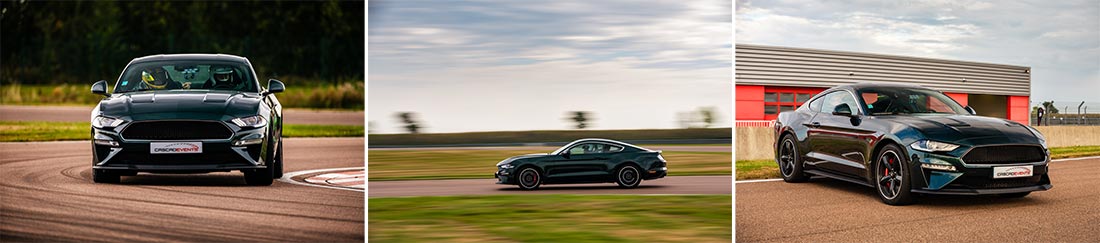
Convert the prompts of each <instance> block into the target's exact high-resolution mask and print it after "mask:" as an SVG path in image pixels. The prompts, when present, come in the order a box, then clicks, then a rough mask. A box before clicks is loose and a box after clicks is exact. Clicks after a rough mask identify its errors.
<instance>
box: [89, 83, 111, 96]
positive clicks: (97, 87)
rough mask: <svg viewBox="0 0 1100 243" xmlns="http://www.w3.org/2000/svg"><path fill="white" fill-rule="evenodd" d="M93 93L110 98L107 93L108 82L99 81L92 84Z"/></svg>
mask: <svg viewBox="0 0 1100 243" xmlns="http://www.w3.org/2000/svg"><path fill="white" fill-rule="evenodd" d="M92 93H93V94H97V95H102V96H110V95H111V94H108V93H107V80H99V81H96V82H95V83H94V84H92Z"/></svg>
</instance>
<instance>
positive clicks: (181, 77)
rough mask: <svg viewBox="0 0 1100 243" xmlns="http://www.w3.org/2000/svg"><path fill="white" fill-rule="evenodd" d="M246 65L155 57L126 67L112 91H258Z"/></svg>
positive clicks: (250, 71)
mask: <svg viewBox="0 0 1100 243" xmlns="http://www.w3.org/2000/svg"><path fill="white" fill-rule="evenodd" d="M257 85H258V84H257V83H256V80H255V79H253V77H252V70H251V69H250V68H249V67H248V65H246V64H244V63H239V62H226V61H201V60H200V61H158V62H143V63H135V64H132V65H130V66H127V67H126V70H125V71H123V72H122V77H121V78H120V79H119V80H118V83H117V84H116V85H115V92H118V93H124V92H131V91H142V90H186V89H206V90H233V91H242V92H258V89H257V87H256V86H257Z"/></svg>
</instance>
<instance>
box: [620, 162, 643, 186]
mask: <svg viewBox="0 0 1100 243" xmlns="http://www.w3.org/2000/svg"><path fill="white" fill-rule="evenodd" d="M615 183H616V184H619V187H622V188H635V187H638V185H639V184H642V173H641V170H638V166H634V165H626V166H623V167H622V168H619V170H616V172H615Z"/></svg>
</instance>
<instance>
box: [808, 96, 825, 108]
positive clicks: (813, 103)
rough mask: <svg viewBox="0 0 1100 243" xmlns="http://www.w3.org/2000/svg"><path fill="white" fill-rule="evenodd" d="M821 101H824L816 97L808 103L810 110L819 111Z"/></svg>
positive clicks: (822, 98)
mask: <svg viewBox="0 0 1100 243" xmlns="http://www.w3.org/2000/svg"><path fill="white" fill-rule="evenodd" d="M823 100H825V98H824V96H822V97H818V98H817V99H815V100H814V101H810V110H811V111H815V112H816V111H821V102H822V101H823Z"/></svg>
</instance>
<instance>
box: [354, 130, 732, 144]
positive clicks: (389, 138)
mask: <svg viewBox="0 0 1100 243" xmlns="http://www.w3.org/2000/svg"><path fill="white" fill-rule="evenodd" d="M731 132H732V130H731V129H730V128H690V129H645V130H545V131H504V132H467V133H431V134H369V135H367V136H368V137H369V138H370V142H371V144H372V145H441V144H482V143H543V142H551V141H557V142H561V141H573V140H577V139H581V138H610V139H616V140H652V139H729V138H730V133H731Z"/></svg>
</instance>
